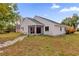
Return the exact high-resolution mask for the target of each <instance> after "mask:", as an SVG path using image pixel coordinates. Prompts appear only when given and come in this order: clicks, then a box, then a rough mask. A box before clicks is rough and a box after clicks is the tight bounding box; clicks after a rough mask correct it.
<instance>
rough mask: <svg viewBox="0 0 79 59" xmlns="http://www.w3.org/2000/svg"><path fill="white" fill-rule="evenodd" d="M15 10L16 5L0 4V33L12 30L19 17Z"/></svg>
mask: <svg viewBox="0 0 79 59" xmlns="http://www.w3.org/2000/svg"><path fill="white" fill-rule="evenodd" d="M17 10H18V8H17V4H13V3H0V32H4V30H8V28H10V29H12V28H14V26H15V21H16V20H17V19H18V17H19V14H18V12H17Z"/></svg>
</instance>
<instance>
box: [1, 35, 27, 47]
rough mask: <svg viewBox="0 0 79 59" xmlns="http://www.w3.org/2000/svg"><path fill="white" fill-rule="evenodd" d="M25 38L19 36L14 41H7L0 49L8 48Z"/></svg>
mask: <svg viewBox="0 0 79 59" xmlns="http://www.w3.org/2000/svg"><path fill="white" fill-rule="evenodd" d="M25 37H26V35H24V36H20V37H18V38H16V39H14V40H9V41H6V42H3V43H2V44H0V48H4V47H8V46H10V45H13V44H15V43H16V42H18V41H22V40H23V39H24V38H25Z"/></svg>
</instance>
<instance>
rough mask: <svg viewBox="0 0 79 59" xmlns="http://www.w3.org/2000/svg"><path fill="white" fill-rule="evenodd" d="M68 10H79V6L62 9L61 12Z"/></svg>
mask: <svg viewBox="0 0 79 59" xmlns="http://www.w3.org/2000/svg"><path fill="white" fill-rule="evenodd" d="M68 11H79V7H69V8H63V9H61V10H60V12H68Z"/></svg>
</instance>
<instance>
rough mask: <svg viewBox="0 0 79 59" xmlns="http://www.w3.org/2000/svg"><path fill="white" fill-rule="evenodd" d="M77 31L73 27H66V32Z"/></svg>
mask: <svg viewBox="0 0 79 59" xmlns="http://www.w3.org/2000/svg"><path fill="white" fill-rule="evenodd" d="M75 31H76V30H75V29H74V28H73V27H66V34H70V33H74V32H75Z"/></svg>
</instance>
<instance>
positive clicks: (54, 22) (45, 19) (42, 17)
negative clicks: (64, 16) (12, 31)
mask: <svg viewBox="0 0 79 59" xmlns="http://www.w3.org/2000/svg"><path fill="white" fill-rule="evenodd" d="M35 17H39V18H42V19H45V20H47V21H49V22H53V23H56V24H60V23H57V22H55V21H52V20H50V19H47V18H44V17H41V16H35Z"/></svg>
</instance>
